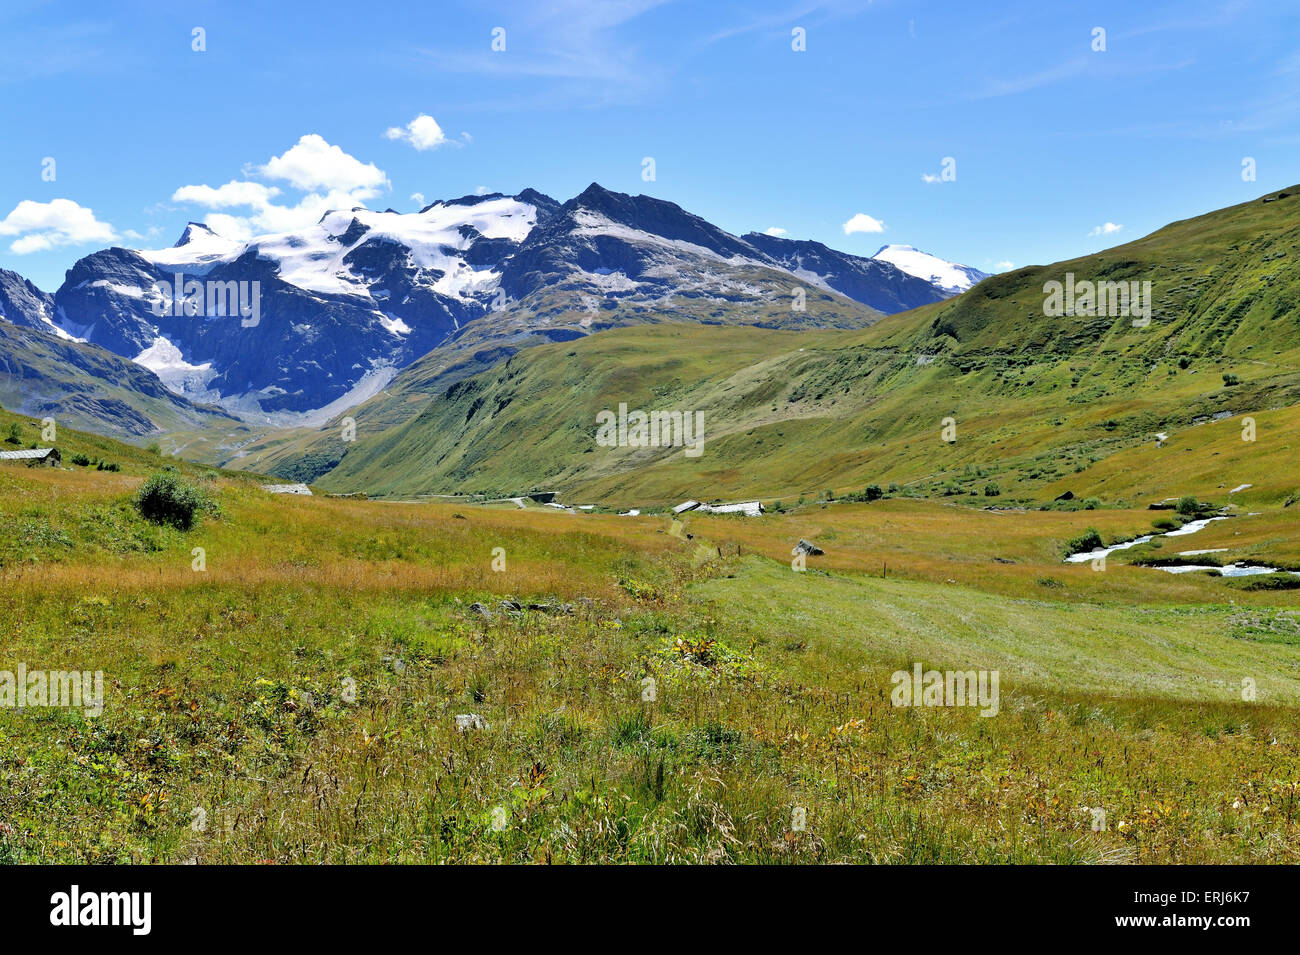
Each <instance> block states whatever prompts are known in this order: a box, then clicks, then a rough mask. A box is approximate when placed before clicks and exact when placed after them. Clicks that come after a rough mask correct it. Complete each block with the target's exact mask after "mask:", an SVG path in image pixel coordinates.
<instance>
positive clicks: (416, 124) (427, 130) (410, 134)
mask: <svg viewBox="0 0 1300 955" xmlns="http://www.w3.org/2000/svg"><path fill="white" fill-rule="evenodd" d="M384 135H385V136H386V137H387V138H389V139H397V140H400V141H402V142H404V143H408V144H409V145H410V146H412V147H414V148H415V149H416V151H418V152H424V151H425V150H426V149H437V148H438V147H439V146H442V145H444V144H445V143H448V142H450V140H449V139H447V136H446V134H445V133H444V132H443V131H442V127H441V126H439V125H438V121H437V120H436V119H434V118H433V117H432V116H430V115H429V114H428V113H421V114H420V115H419V116H417V117H415V119H413V120H411V121H410V122H409V123H407V124H406V126H405V127H401V126H390V127H389V128H388V131H387V132H385V133H384ZM461 135H464V136H467V135H468V134H466V133H462V134H461Z"/></svg>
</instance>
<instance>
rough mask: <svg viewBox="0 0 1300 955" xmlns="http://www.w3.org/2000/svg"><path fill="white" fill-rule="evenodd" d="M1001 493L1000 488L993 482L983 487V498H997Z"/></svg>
mask: <svg viewBox="0 0 1300 955" xmlns="http://www.w3.org/2000/svg"><path fill="white" fill-rule="evenodd" d="M1001 493H1002V488H1000V487H998V486H997V484H996V483H995V482H993V481H990V482H989V483H988V484H985V485H984V496H985V497H997V496H998V495H999V494H1001Z"/></svg>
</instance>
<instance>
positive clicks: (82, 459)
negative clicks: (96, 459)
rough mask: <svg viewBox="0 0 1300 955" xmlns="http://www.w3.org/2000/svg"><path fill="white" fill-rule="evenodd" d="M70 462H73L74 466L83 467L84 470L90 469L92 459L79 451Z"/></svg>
mask: <svg viewBox="0 0 1300 955" xmlns="http://www.w3.org/2000/svg"><path fill="white" fill-rule="evenodd" d="M68 460H69V461H71V462H72V463H73V464H75V465H77V466H78V467H83V468H85V467H90V458H89V457H88V456H87V455H84V454H82V453H81V452H80V451H78V452H77V453H76V454H74V455H73V456H72V457H71V458H69V459H68Z"/></svg>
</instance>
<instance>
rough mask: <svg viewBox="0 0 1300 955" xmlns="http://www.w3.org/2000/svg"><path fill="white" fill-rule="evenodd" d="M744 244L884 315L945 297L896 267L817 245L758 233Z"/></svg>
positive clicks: (753, 233)
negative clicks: (816, 277)
mask: <svg viewBox="0 0 1300 955" xmlns="http://www.w3.org/2000/svg"><path fill="white" fill-rule="evenodd" d="M745 241H746V242H749V243H750V244H752V245H753V246H755V247H756V248H759V249H761V250H763V251H764V252H766V253H767V254H768V255H769V256H771V257H772V258H773V259H775V260H776V261H777V262H779V263H781V265H783V266H785V267H786V268H787V269H790V270H791V271H792V272H796V273H797V272H800V271H806V272H812V273H813V274H815V275H817V276H820V277H821V279H822V281H823V282H824V283H825V284H826V285H827V286H828V287H830V288H833V289H834V290H835V291H837V292H839V293H840V294H841V295H846V296H848V297H849V298H851V299H853V300H854V301H855V302H861V303H862V304H864V305H869V306H871V307H872V308H874V309H876V310H877V311H880V312H884V313H885V314H886V315H892V314H894V313H895V312H904V311H907V310H908V309H909V308H917V307H919V306H921V305H929V304H930V303H931V302H940V301H943V299H945V298H947V297H948V296H947V295H945V294H944V293H943V292H942V291H940V290H939V289H937V288H935V287H934V286H933V285H932V284H930V283H929V282H927V281H926V280H925V279H921V278H917V277H916V276H914V275H908V274H907V273H906V272H904V271H903V270H902V269H900V268H898V267H897V266H895V265H891V264H890V263H888V262H881V261H879V260H877V259H869V258H863V257H862V256H858V255H849V254H848V253H846V252H837V251H835V250H834V249H832V248H830V247H829V246H825V245H822V244H821V243H820V242H807V241H799V240H795V239H783V238H780V237H779V236H772V235H765V234H764V233H761V232H751V233H749V234H748V235H746V236H745Z"/></svg>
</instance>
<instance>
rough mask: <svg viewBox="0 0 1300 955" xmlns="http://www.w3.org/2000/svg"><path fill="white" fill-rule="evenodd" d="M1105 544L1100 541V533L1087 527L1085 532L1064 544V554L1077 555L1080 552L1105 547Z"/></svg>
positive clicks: (1093, 528)
mask: <svg viewBox="0 0 1300 955" xmlns="http://www.w3.org/2000/svg"><path fill="white" fill-rule="evenodd" d="M1105 546H1106V542H1105V541H1104V540H1102V539H1101V533H1100V532H1099V531H1098V530H1097V528H1095V527H1089V528H1088V529H1087V530H1086V531H1084V532H1083V533H1082V534H1080V535H1079V536H1078V537H1075V538H1073V539H1071V540H1069V541H1066V543H1065V550H1066V553H1069V554H1078V553H1081V552H1082V551H1093V550H1097V549H1099V548H1102V547H1105Z"/></svg>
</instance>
